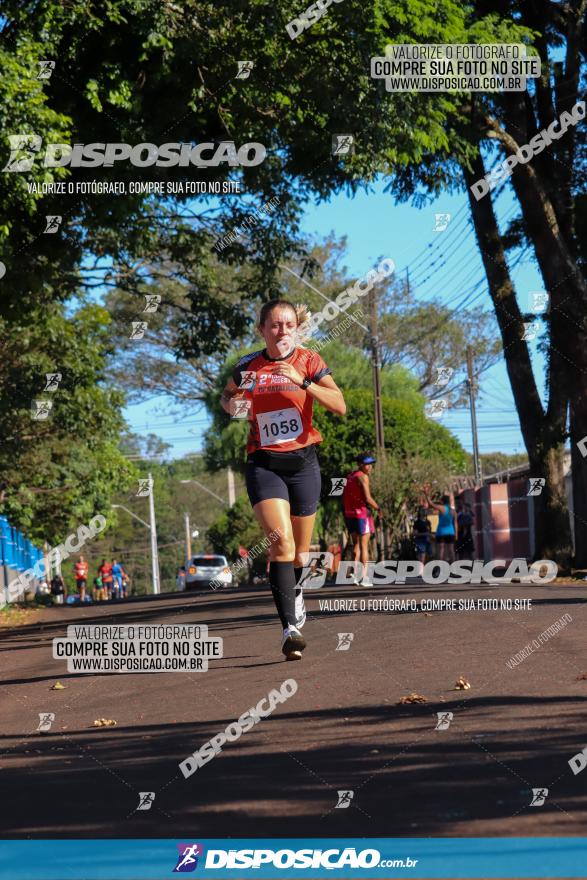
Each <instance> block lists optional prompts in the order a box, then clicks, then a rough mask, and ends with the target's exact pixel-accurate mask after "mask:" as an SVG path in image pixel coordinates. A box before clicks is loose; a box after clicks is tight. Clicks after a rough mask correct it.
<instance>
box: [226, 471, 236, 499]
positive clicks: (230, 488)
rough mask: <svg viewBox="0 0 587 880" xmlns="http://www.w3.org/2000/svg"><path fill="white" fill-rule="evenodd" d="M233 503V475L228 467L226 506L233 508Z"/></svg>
mask: <svg viewBox="0 0 587 880" xmlns="http://www.w3.org/2000/svg"><path fill="white" fill-rule="evenodd" d="M234 501H235V492H234V473H233V470H232V468H231V467H230V465H229V466H228V505H229V507H233V506H234Z"/></svg>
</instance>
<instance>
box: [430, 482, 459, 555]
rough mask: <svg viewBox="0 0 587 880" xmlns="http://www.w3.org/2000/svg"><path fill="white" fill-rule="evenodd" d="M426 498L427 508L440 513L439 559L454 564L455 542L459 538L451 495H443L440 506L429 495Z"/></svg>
mask: <svg viewBox="0 0 587 880" xmlns="http://www.w3.org/2000/svg"><path fill="white" fill-rule="evenodd" d="M424 497H425V499H426V504H427V506H428V507H429V508H430V507H432V508H433V509H434V510H437V511H438V525H437V527H436V544H437V547H438V558H439V559H442V560H445V561H446V562H449V563H451V562H454V561H455V541H456V537H457V514H456V511H455V509H454V508H453V507H451V504H450V495H448V494H445V495H443V496H442V498H441V500H440V504H438V503H437V502H435V501H431V500H430V498H429V497H428V494H425V496H424Z"/></svg>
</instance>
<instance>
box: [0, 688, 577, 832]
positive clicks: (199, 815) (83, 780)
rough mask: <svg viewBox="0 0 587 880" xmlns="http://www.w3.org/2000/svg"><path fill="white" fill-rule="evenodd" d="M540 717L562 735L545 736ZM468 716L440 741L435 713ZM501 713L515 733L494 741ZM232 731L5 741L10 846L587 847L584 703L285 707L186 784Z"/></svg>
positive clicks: (179, 729)
mask: <svg viewBox="0 0 587 880" xmlns="http://www.w3.org/2000/svg"><path fill="white" fill-rule="evenodd" d="M190 693H191V694H192V696H191V699H193V700H194V716H197V715H198V714H199V713H198V700H197V698H195V697H194V696H193V690H192V691H191V692H190ZM179 696H180V698H181V695H179ZM529 705H532V706H533V707H535V708H536V707H538V708H539V709H540V710H541V712H542V713H543V714H544V716H550V717H552V718H556V719H557V724H556V726H555V727H554V728H553V729H551V730H547V729H546V728H545V727H537V726H536V725H535V721H534V720H532V719H529V718H528V717H527V715H525V710H526V708H527V706H529ZM207 708H209V707H207ZM457 709H458V710H459V712H460V716H459V717H460V719H461V723H460V728H458V729H457V728H456V727H455V728H454V729H450V730H448V731H444V732H439V731H436V730H435V729H434V726H435V723H436V714H435V713H436V711H437V710H442V711H451V710H454V711H455V712H456V710H457ZM506 710H507V711H508V721H509V723H508V725H507V726H506V725H504V729H503V730H499V731H496V730H495V729H494V730H493V731H491V730H489V731H488V719H489V718H490V717H491V718H493V719H495V717H496V714H497V717H499V714H500V712H501V713H504V714H505V712H506ZM567 710H568V711H567ZM571 710H573V715H572V716H571V714H570V713H571ZM516 712H517V713H518V714H517V722H516ZM209 714H210V712H209V711H208V715H209ZM232 721H234V717H229V716H228V715H224V716H222V717H217V718H214V719H213V720H210V719H209V720H207V721H206V722H199V721H197V720H194V722H192V723H183V724H166V725H149V724H141V725H140V726H134V727H116V728H106V729H100V730H94V729H91V728H90V729H88V730H76V731H71V732H68V731H65V732H62V731H59V732H56V733H55V734H51V733H49V734H47V735H44V736H42V735H39V734H37V735H34V736H25V737H24V738H23V739H22V740H20V741H19V740H18V738H15V739H14V738H13V739H8V738H5V739H4V740H3V741H2V745H3V746H4V747H5V748H7V749H8V752H7V754H6V755H5V757H4V759H3V761H2V766H3V770H2V780H3V795H4V796H3V803H4V810H5V816H4V818H3V820H2V835H3V836H5V837H14V838H19V837H33V838H43V837H72V838H83V837H105V838H106V837H109V838H113V837H114V838H124V837H150V836H153V837H175V838H180V837H185V838H188V839H194V840H198V839H200V838H202V837H204V838H205V837H224V838H226V837H280V836H281V837H345V836H349V837H361V836H366V837H376V836H381V837H401V836H408V837H409V836H414V837H421V836H427V835H431V836H459V835H462V834H465V835H466V834H474V832H473V831H471V830H470V829H471V827H472V825H471V823H474V822H476V821H482V820H484V821H485V822H488V821H489V822H493V823H495V827H496V828H497V827H499V834H500V835H504V836H518V835H519V834H520V824H519V823H520V819H521V818H523V817H524V816H527V815H528V814H533V815H532V818H536V819H538V816H539V817H540V820H541V821H540V822H538V823H537V824H535V825H534V826H533V828H534V830H533V831H531V832H530V834H535V835H536V836H539V835H545V834H546V835H548V834H555V833H556V834H561V835H569V836H572V835H581V834H582V833H583V829H584V823H585V820H586V819H587V815H586V811H587V802H586V800H585V798H584V783H583V782H582V781H581V777H580V776H579V777H578V776H574V775H573V773H572V772H571V770H570V768H569V765H568V760H569V758H571V757H572V756H573V755H574V754H575V753H576V752H577V751H579V748H578V745H580V743H581V742H582V740H581V735H582V734H581V733H580V730H581V729H582V730H584V729H585V725H586V723H587V704H586V701H585V700H584V699H582V698H572V697H561V698H560V699H559V698H553V697H550V698H546V699H544V698H541V697H538V696H536V697H518V696H502V697H497V696H496V697H487V698H469V699H468V700H467V702H466V706H464V707H463V700H462V699H461V697H460V696H459V697H456V696H455V698H454V700H447V701H445V702H443V703H442V704H436V705H432V704H428V705H420V706H418V705H414V706H408V707H406V706H378V705H369V706H364V705H363V706H361V707H357V706H355V707H353V706H347V707H345V709H344V712H342V711H341V710H337V709H320V710H311V711H306V712H298V711H293V710H292V711H288V706H287V704H285V705H282V706H279V707H278V709H277V711H276V712H275V714H274V715H273V716H271V717H270V718H268V719H266V720H264V721H262V722H261V723H260V724H258V725H256V726H255V727H254V728H253V729H252V730H250V731H249V732H247V733H244V734H243V735H242V736H241V738H240V739H239V740H238V741H236V742H228V743H227V744H226V745H225V746H224V748H223V751H222V752H221V753H220V754H219V755H218V756H217V757H215V758H214V759H213V760H211V761H210V762H209V763H207V764H206V765H205V766H203V767H201V768H200V769H199V770H197V772H196V773H195V774H194V775H192V776H191V777H189V778H188V779H185V778H184V777H183V775H182V774H181V773H180V771H179V769H178V764H179V762H180V761H181V760H183V759H184V758H185V757H187V756H188V755H189V754H190V753H191V752H192V751H194V750H195V749H197V748H199V747H200V746H201V745H203V744H204V743H205V742H206V741H207V740H209V739H210V738H211V737H212V736H214V735H215V734H216V733H217V732H218V731H220V730H223V729H224V727H225V726H226V725H227V724H229V723H231V722H232ZM506 728H507V729H506ZM309 730H313V731H314V738H313V739H311V738H310V735H309ZM316 731H319V735H318V737H317V735H316ZM533 787H536V788H538V787H546V788H549V790H550V791H549V796H548V798H547V801H546V803H545V805H544V806H543V807H541V808H540V811H538V810H536V809H535V808H532V809H531V808H529V804H530V801H531V799H532V794H531V789H532V788H533ZM338 790H351V791H353V792H354V796H353V799H352V802H351V805H350V807H349V808H348V809H337V808H336V806H335V805H336V803H337V800H338V797H337V791H338ZM139 791H143V792H144V791H153V792H155V793H156V797H155V801H154V804H153V806H152V808H151V809H150V810H148V811H138V812H137V811H136V807H137V805H138V802H139V794H138V793H139ZM485 827H486V828H488V827H489V826H488V825H486V826H485ZM489 836H490V835H489Z"/></svg>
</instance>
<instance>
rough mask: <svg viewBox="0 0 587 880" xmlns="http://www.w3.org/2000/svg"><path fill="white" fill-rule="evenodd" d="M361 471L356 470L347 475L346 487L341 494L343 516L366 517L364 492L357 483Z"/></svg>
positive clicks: (358, 482)
mask: <svg viewBox="0 0 587 880" xmlns="http://www.w3.org/2000/svg"><path fill="white" fill-rule="evenodd" d="M362 473H363V471H361V470H356V471H353V472H352V474H349V475H348V477H347V481H346V486H345V487H344V491H343V493H342V504H343V511H344V515H345V516H350V517H353V518H356V517H364V516H367V504H366V501H365V492H364V491H363V487H362V485H361V483H360V481H359V477H358V474H362Z"/></svg>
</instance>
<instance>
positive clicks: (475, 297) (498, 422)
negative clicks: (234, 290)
mask: <svg viewBox="0 0 587 880" xmlns="http://www.w3.org/2000/svg"><path fill="white" fill-rule="evenodd" d="M496 209H497V213H498V216H499V218H500V220H501V221H503V220H506V221H507V220H509V219H511V218H512V217H514V216H516V207H515V204H514V199H513V196H512V193H511V190H510V189H509V188H505V189H504V190H503V191H502V193H501V195H500V196H499V198H498V199H497V200H496ZM436 213H449V214H451V221H450V223H449V226H448V228H447V230H446V231H445V232H440V233H438V232H437V233H435V232H433V228H434V225H435V214H436ZM302 228H303V232H305V233H306V234H308V235H316V236H318V237H325V236H327V235H328V234H329V233H330V232H334V233H335V234H336V235H337V236H343V235H344V236H346V237H347V248H348V249H347V257H346V260H345V262H346V264H347V266H348V268H349V271H350V273H351V275H355V276H356V277H359V276H361V275H364V273H365V271H366V270H367V269H368V268H370V267H371V266H372V265H374V264H375V263H376V262H377V261H378V259H379V258H380V257H382V256H383V257H391V258H392V259H393V260H394V262H395V264H396V267H397V272H399V273H400V274H402V275H405V272H406V267H408V268H409V273H410V281H411V283H412V285H413V290H415V292H416V293H417V295H418V296H420V297H422V298H423V299H429V298H432V297H438V298H440V299H441V300H442V301H443V302H445V303H446V304H447V305H449V307H451V308H454V307H455V306H458V305H459V304H461V303H463V302H465V303H466V304H467V305H479V304H481V305H483V306H484V307H485V308H486V309H487V310H491V308H492V306H491V301H490V298H489V293H488V291H487V284H486V281H485V273H484V270H483V267H482V264H481V260H480V257H479V253H478V248H477V244H476V241H475V237H474V233H473V230H472V227H471V223H470V220H469V207H468V201H467V197H466V195H465V193H459V194H456V195H453V196H448V195H443V196H442V197H440V198H439V199H438V200H437V201H435V202H434V203H433V204H431V205H430V206H429V207H426V208H421V209H417V208H414V207H412V206H410V205H408V204H405V205H396V204H395V203H394V200H393V198H392V197H391V196H390V195H388V194H386V193H384V192H383V183H381V184H378V185H377V186H376V187H375V188H374V192H368V193H367V192H360V193H358V194H357V195H356V196H355V197H354V198H351V197H349V196H347V195H345V194H338V195H336V196H334V197H332V198H331V199H330V200H329V201H328V202H324V203H320V204H316V205H312V206H310V207H309V208H308V210H307V211H306V213H305V216H304V221H303V227H302ZM518 256H521V255H518ZM530 257H531V252H528V254H527V255H526V257H525V258H524V257H522V258H521V259H519V261H517V265H516V266H515V268H514V269H513V271H512V275H513V278H514V283H515V285H516V290H517V292H518V301H519V303H520V307H521V308H522V310H524V311H525V310H527V308H528V306H527V298H528V294H529V293H530V292H531V291H539V290H543V289H544V288H543V284H542V281H541V278H540V275H539V273H538V272H537V270H536V267H535V266H534V264H533V263H532V262H531V261H530ZM515 262H516V255H515V254H513V255H512V259H511V260H510V265H511V266H513V264H514V263H515ZM457 314H458V312H457ZM538 325H539V327H540V330H539V335H540V333H541V332H542V325H541V322H538ZM534 345H535V344H534ZM532 352H533V359H534V363H535V373H536V375H537V379H538V381H539V388H540V389H541V390H542V387H543V381H542V377H543V372H544V362H543V358H542V357H541V356H540V355H538V354H537V353H536V349H535V348H533V349H532ZM335 378H336V377H335ZM480 388H481V391H482V395H481V398H480V401H479V403H478V414H477V419H478V428H479V446H480V450H481V452H491V451H503V452H525V449H524V445H523V442H522V437H521V434H520V430H519V422H518V417H517V414H516V410H515V406H514V402H513V398H512V394H511V391H510V387H509V382H508V378H507V374H506V370H505V366H504V363H503V360H502V361H500V363H498V364H497V365H495V366H494V367H492V368H491V369H490V370H488V371H486V372H485V373H483V374H482V376H481V377H480ZM343 391H344V389H343ZM125 415H126V418H127V420H128V422H129V424H130V427H131V429H132V430H133V431H135V432H136V433H138V434H146V433H154V434H157V435H158V436H160V437H161V438H162V439H164V440H165V441H166V442H168V443H170V444H171V445H172V452H173V454H174V455H176V456H182V455H186V454H188V453H194V452H198V451H200V450H201V448H202V434H203V432H204V430H205V428H206V426H207V424H208V421H207V417H206V414H205V412H204V411H203V410H199V411H196V410H191V411H189V410H187V409H186V411H185V415H184V416H183V417H181V418H180V419H177V420H174V418H173V417H172V416H170V415H169V414H168V413H166V404H165V400H164V399H162V398H160V399H157V400H152V401H150V402H149V403H144V404H137V405H134V406H130V407H128V408H127V409H126V411H125ZM442 424H444V425H446V427H447V428H449V429H450V430H451V431H453V433H454V434H455V435H456V436H457V437H458V438H459V440H460V441H461V443H462V444H463V446H464V447H465V449H467V450H469V451H471V450H472V440H471V427H470V417H469V412H468V409H458V410H452V411H449V412H448V413H446V414H445V415H444V416H443V418H442Z"/></svg>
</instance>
